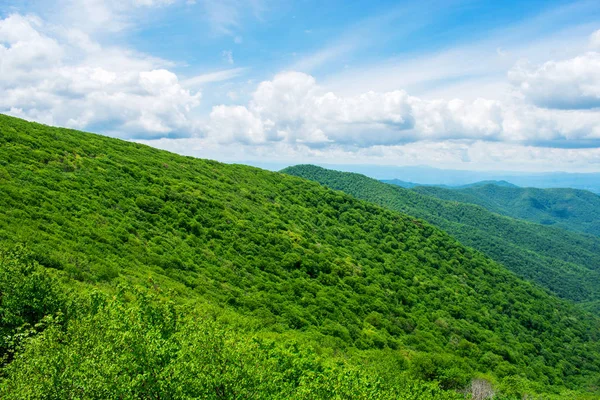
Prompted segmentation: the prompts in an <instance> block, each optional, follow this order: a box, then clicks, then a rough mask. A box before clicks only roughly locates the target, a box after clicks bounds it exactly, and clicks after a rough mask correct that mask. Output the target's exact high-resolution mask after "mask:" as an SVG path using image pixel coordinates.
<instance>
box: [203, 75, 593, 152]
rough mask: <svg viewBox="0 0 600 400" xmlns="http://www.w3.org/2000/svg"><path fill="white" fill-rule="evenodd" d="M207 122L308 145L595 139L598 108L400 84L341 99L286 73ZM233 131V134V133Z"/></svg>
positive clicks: (227, 132)
mask: <svg viewBox="0 0 600 400" xmlns="http://www.w3.org/2000/svg"><path fill="white" fill-rule="evenodd" d="M242 110H243V112H242ZM245 124H247V125H245ZM208 126H209V128H208V130H209V131H210V133H211V135H216V136H219V135H221V139H220V140H223V141H240V142H252V143H267V142H280V141H283V142H287V143H292V144H294V143H295V144H306V145H309V146H311V147H313V148H317V147H323V146H328V145H331V144H337V145H345V146H350V147H351V146H355V147H370V146H378V145H390V146H391V145H398V144H403V143H411V142H417V141H425V140H429V141H443V140H483V141H506V142H513V143H525V144H540V145H546V146H552V147H589V146H597V145H598V144H600V114H599V113H597V112H595V111H588V110H577V111H570V110H553V111H548V110H546V109H544V108H540V107H536V106H533V105H530V104H527V103H523V102H522V101H520V100H518V99H517V100H515V101H514V102H512V103H503V102H500V101H496V100H489V99H476V100H474V101H470V102H467V101H463V100H460V99H453V100H449V101H448V100H424V99H421V98H418V97H414V96H410V95H409V94H407V93H406V92H404V91H400V90H397V91H391V92H383V93H378V92H367V93H363V94H360V95H356V96H345V97H344V96H339V95H336V94H335V93H332V92H326V91H324V90H323V89H322V88H320V87H319V85H318V84H317V82H316V80H315V78H314V77H312V76H310V75H307V74H304V73H300V72H284V73H281V74H278V75H276V76H275V77H274V78H273V79H272V80H270V81H264V82H262V83H260V84H259V85H258V87H257V89H256V91H255V92H254V94H253V96H252V99H251V101H250V102H249V103H248V105H247V106H218V107H215V108H214V109H213V113H212V114H211V116H210V119H209V123H208ZM216 126H218V128H216ZM259 126H260V129H258V127H259ZM236 129H237V130H238V134H237V135H232V134H231V132H232V131H233V130H236ZM220 132H223V133H220ZM257 132H260V134H258V133H257Z"/></svg>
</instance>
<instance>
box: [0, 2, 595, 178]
mask: <svg viewBox="0 0 600 400" xmlns="http://www.w3.org/2000/svg"><path fill="white" fill-rule="evenodd" d="M0 112H1V113H6V114H11V115H14V116H18V117H21V118H26V119H29V120H34V121H39V122H43V123H47V124H52V125H60V126H66V127H72V128H76V129H82V130H87V131H92V132H97V133H102V134H106V135H109V136H113V137H119V138H122V139H127V140H135V141H138V142H142V143H146V144H149V145H151V146H155V147H160V148H163V149H167V150H170V151H174V152H177V153H181V154H187V155H193V156H198V157H205V158H212V159H217V160H221V161H227V162H232V161H236V162H273V163H284V164H286V163H287V164H293V163H299V162H313V163H336V164H344V163H347V164H381V165H430V166H436V167H440V168H457V169H490V170H524V171H550V170H565V171H600V5H599V4H598V1H597V0H593V1H578V2H565V1H552V0H544V1H535V0H529V1H475V0H445V1H428V0H422V1H418V2H401V1H376V0H370V1H356V2H348V1H337V0H318V1H316V0H315V1H313V0H300V1H292V0H282V1H276V0H245V1H243V0H219V1H212V0H53V1H49V0H47V1H41V0H8V1H6V0H0Z"/></svg>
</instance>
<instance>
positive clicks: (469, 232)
mask: <svg viewBox="0 0 600 400" xmlns="http://www.w3.org/2000/svg"><path fill="white" fill-rule="evenodd" d="M283 172H284V173H286V174H290V175H295V176H301V177H304V178H307V179H311V180H314V181H317V182H319V183H321V184H323V185H326V186H328V187H330V188H332V189H336V190H341V191H344V192H346V193H349V194H351V195H353V196H356V197H358V198H360V199H364V200H368V201H371V202H373V203H375V204H379V205H382V206H385V207H387V208H389V209H391V210H396V211H402V212H406V213H407V214H410V215H414V216H416V217H418V218H423V219H424V220H427V221H428V222H430V223H432V224H434V225H436V226H438V227H440V228H442V229H444V230H446V231H447V232H449V233H450V234H451V235H453V236H454V237H456V238H457V239H458V240H460V241H461V243H463V244H466V245H468V246H471V247H473V248H475V249H477V250H480V251H481V252H483V253H485V254H486V255H487V256H489V257H491V258H493V259H494V260H496V261H497V262H499V263H501V264H503V265H505V266H506V267H507V268H508V269H510V270H511V271H514V272H515V273H517V274H518V275H519V276H521V277H523V278H525V279H528V280H532V281H534V282H536V283H538V284H540V285H542V286H544V287H546V288H548V289H549V290H551V291H552V292H554V293H555V294H557V295H559V296H561V297H564V298H567V299H571V300H574V301H578V302H583V303H588V302H589V305H590V307H593V308H595V307H596V305H597V301H598V300H599V296H600V292H599V290H600V240H598V239H597V238H595V237H593V236H587V235H580V234H577V233H574V232H568V231H564V230H562V229H556V228H552V227H547V226H543V225H538V224H533V223H528V222H525V221H520V220H516V219H513V218H508V217H504V216H501V215H498V214H495V213H492V212H490V211H488V210H486V209H485V208H483V207H481V206H478V205H472V204H465V203H460V202H457V201H447V200H441V199H438V198H436V197H432V196H427V195H424V194H422V193H419V192H418V191H413V190H409V189H404V188H401V187H398V186H394V185H389V184H386V183H382V182H379V181H377V180H375V179H371V178H368V177H366V176H364V175H360V174H353V173H348V172H338V171H332V170H327V169H323V168H320V167H316V166H312V165H299V166H296V167H290V168H286V169H285V170H283ZM426 189H427V188H426ZM426 189H424V190H426Z"/></svg>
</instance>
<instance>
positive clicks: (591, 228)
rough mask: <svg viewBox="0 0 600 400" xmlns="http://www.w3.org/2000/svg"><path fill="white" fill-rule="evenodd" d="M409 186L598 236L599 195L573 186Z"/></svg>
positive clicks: (497, 211)
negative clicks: (457, 187) (543, 187)
mask: <svg viewBox="0 0 600 400" xmlns="http://www.w3.org/2000/svg"><path fill="white" fill-rule="evenodd" d="M413 190H415V191H417V192H419V193H421V194H426V195H429V196H434V197H437V198H440V199H444V200H452V201H459V202H461V203H470V204H478V205H480V206H482V207H485V208H486V209H488V210H489V211H492V212H495V213H498V214H502V215H507V216H509V217H514V218H520V219H524V220H527V221H531V222H536V223H539V224H542V225H552V226H556V227H560V228H564V229H568V230H571V231H576V232H584V233H589V234H592V235H596V236H600V196H598V195H596V194H594V193H591V192H588V191H585V190H577V189H536V188H519V187H515V186H500V185H497V184H486V185H476V186H470V187H466V188H459V189H452V190H450V189H446V188H440V187H434V186H420V187H413Z"/></svg>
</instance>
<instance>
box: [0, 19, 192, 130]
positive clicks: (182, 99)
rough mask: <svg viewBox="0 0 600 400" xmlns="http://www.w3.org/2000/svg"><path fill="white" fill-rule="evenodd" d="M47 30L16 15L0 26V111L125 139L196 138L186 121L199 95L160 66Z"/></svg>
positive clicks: (72, 33)
mask: <svg viewBox="0 0 600 400" xmlns="http://www.w3.org/2000/svg"><path fill="white" fill-rule="evenodd" d="M52 28H53V27H48V26H46V25H45V24H44V23H43V22H42V21H41V20H39V19H38V18H34V17H26V16H21V15H17V14H15V15H11V16H9V17H7V18H5V19H2V20H0V91H1V92H2V93H3V96H2V97H0V111H2V112H8V113H10V114H13V115H16V116H20V117H23V118H28V119H34V120H38V121H42V122H45V123H50V124H56V125H63V126H68V127H73V128H80V129H81V128H89V127H99V128H100V129H102V130H103V131H106V132H110V131H118V132H119V134H120V136H124V137H152V136H165V135H169V134H173V135H181V136H189V135H191V134H194V133H197V132H198V122H197V121H194V120H193V119H191V118H190V116H189V115H190V112H191V110H192V109H193V108H194V107H196V106H197V105H198V104H199V101H200V93H199V92H191V91H190V90H188V89H186V88H184V87H183V86H182V85H181V84H180V83H179V80H178V78H177V76H176V75H175V74H174V73H172V72H170V71H168V70H167V69H165V68H164V66H165V65H164V64H166V63H164V62H162V61H161V60H157V59H153V58H150V57H145V56H143V55H139V54H135V53H132V52H129V51H126V50H123V49H119V48H108V49H104V48H102V46H100V45H99V44H98V43H96V42H94V41H93V40H92V39H91V38H90V37H89V36H88V35H87V34H86V33H84V32H82V31H79V30H74V29H70V30H64V29H63V30H57V29H52ZM57 32H58V33H57ZM73 60H81V61H77V62H74V61H73Z"/></svg>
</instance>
